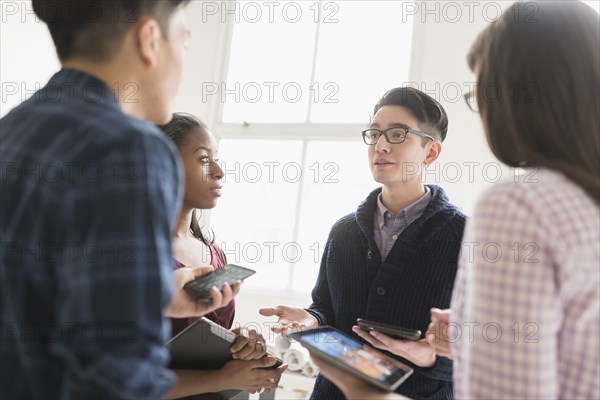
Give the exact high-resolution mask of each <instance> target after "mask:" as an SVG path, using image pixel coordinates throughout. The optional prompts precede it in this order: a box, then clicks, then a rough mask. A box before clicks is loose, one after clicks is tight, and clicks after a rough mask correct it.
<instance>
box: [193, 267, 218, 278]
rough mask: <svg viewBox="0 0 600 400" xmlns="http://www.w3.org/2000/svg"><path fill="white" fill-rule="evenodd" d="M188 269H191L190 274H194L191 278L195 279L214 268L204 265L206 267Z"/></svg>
mask: <svg viewBox="0 0 600 400" xmlns="http://www.w3.org/2000/svg"><path fill="white" fill-rule="evenodd" d="M190 270H191V271H192V274H193V275H194V278H193V279H196V278H199V277H201V276H204V275H206V274H208V273H210V272H213V271H214V268H213V267H211V266H206V267H194V268H190Z"/></svg>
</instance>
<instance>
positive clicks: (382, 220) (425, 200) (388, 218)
mask: <svg viewBox="0 0 600 400" xmlns="http://www.w3.org/2000/svg"><path fill="white" fill-rule="evenodd" d="M430 201H431V190H429V188H428V187H427V186H425V194H423V196H421V197H420V198H419V200H417V201H415V202H414V203H412V204H411V205H410V206H408V207H406V208H405V209H404V210H402V211H400V212H398V213H396V214H393V213H392V212H391V211H390V210H388V209H387V208H386V207H385V206H384V205H383V202H382V201H381V194H380V195H379V196H378V197H377V210H376V211H375V215H374V221H373V234H374V236H375V243H377V247H378V248H379V252H380V253H381V259H382V260H385V259H386V257H387V255H388V254H389V252H390V250H391V249H392V247H394V243H395V242H396V239H398V238H399V237H400V234H401V233H402V231H404V230H405V229H406V227H407V226H408V225H410V224H411V223H413V222H414V221H415V220H416V219H417V218H419V217H420V216H421V215H423V212H424V211H425V208H427V205H428V204H429V202H430Z"/></svg>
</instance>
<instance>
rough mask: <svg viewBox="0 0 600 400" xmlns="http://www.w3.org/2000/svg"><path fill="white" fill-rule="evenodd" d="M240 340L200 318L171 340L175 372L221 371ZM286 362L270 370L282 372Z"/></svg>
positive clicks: (281, 362) (273, 366)
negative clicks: (196, 370) (188, 370)
mask: <svg viewBox="0 0 600 400" xmlns="http://www.w3.org/2000/svg"><path fill="white" fill-rule="evenodd" d="M237 338H238V336H237V335H236V334H235V333H233V332H231V331H230V330H228V329H226V328H224V327H222V326H221V325H219V324H216V323H214V322H213V321H211V320H209V319H207V318H204V317H202V318H200V319H199V320H198V321H196V322H194V323H193V324H191V325H190V326H188V327H187V328H185V329H184V330H183V331H181V332H180V333H179V334H178V335H177V336H175V337H174V338H172V339H171V340H169V342H168V343H167V347H168V348H169V352H170V353H171V361H170V363H169V367H170V368H172V369H201V370H209V369H220V368H222V367H223V366H224V365H225V364H227V362H228V361H230V360H231V359H232V357H231V351H230V350H229V349H230V348H231V346H232V345H233V344H234V343H235V342H236V341H237ZM281 364H283V361H281V359H279V358H277V362H276V363H275V364H274V365H272V366H270V367H267V368H266V369H275V368H278V367H279V366H280V365H281Z"/></svg>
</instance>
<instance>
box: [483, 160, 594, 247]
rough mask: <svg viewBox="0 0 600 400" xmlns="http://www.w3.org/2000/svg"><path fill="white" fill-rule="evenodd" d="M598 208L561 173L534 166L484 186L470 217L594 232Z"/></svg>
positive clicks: (563, 229)
mask: <svg viewBox="0 0 600 400" xmlns="http://www.w3.org/2000/svg"><path fill="white" fill-rule="evenodd" d="M599 217H600V209H599V207H598V205H597V204H596V203H595V202H594V200H593V199H592V198H591V197H590V196H589V195H588V194H587V193H586V192H585V191H584V190H583V189H582V188H581V187H579V186H578V185H577V184H575V183H574V182H573V181H571V180H570V179H568V178H567V177H566V176H565V175H563V174H562V173H559V172H556V171H553V170H549V169H544V168H537V169H531V170H527V171H525V172H524V173H523V174H521V175H514V176H511V177H510V178H507V179H504V180H502V181H500V182H498V183H496V184H494V185H492V186H491V187H490V188H488V189H487V190H485V191H484V192H483V193H482V195H481V196H480V197H479V199H478V201H477V202H476V206H475V212H474V218H476V219H477V220H478V221H479V222H486V221H487V222H489V223H493V224H507V223H508V224H511V225H513V227H515V226H518V225H519V223H527V224H536V226H537V228H538V229H547V230H548V231H551V232H554V234H555V235H558V236H560V233H561V232H563V231H564V232H567V231H569V232H571V231H572V230H573V229H572V228H573V227H574V226H578V227H579V228H578V229H579V230H584V231H587V232H591V233H594V232H596V231H597V227H594V224H595V222H594V221H597V220H598V218H599Z"/></svg>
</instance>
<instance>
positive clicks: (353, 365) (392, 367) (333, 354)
mask: <svg viewBox="0 0 600 400" xmlns="http://www.w3.org/2000/svg"><path fill="white" fill-rule="evenodd" d="M288 336H289V337H290V338H292V339H294V340H297V341H298V342H300V344H302V345H303V346H304V347H306V348H307V349H309V350H311V352H314V353H315V354H317V355H318V356H320V357H322V358H323V359H325V360H327V361H329V362H330V363H332V364H333V365H335V366H337V367H339V368H341V369H343V370H345V371H346V372H348V373H350V374H352V375H354V376H356V377H357V378H360V379H362V380H364V381H366V382H369V383H370V384H372V385H374V386H376V387H378V388H380V389H383V390H386V391H388V392H391V391H394V390H396V388H397V387H398V386H400V384H402V382H404V381H405V380H406V379H407V378H408V377H409V376H410V375H411V374H412V372H413V370H412V369H411V368H410V367H408V366H407V365H404V364H402V363H401V362H399V361H397V360H395V359H393V358H391V357H389V356H387V355H385V354H383V353H381V352H379V351H377V350H375V349H374V348H372V347H371V346H368V345H364V344H362V343H360V342H359V341H357V340H355V339H353V338H352V337H350V336H348V335H346V334H344V333H342V332H340V331H338V330H336V329H335V328H332V327H330V326H323V327H320V328H316V329H309V330H305V331H297V332H291V333H288Z"/></svg>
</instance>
